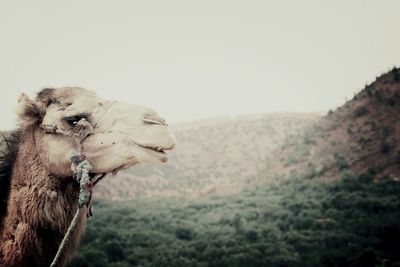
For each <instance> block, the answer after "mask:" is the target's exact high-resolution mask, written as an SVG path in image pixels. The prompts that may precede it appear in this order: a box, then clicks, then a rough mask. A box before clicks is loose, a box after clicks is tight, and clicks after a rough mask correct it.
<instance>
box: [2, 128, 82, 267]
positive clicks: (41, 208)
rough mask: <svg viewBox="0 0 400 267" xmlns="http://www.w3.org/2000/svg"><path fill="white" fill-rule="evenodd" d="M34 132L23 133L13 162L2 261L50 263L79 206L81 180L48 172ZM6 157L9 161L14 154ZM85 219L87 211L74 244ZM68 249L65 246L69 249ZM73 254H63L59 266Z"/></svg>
mask: <svg viewBox="0 0 400 267" xmlns="http://www.w3.org/2000/svg"><path fill="white" fill-rule="evenodd" d="M32 133H33V129H32V128H29V129H25V130H24V131H23V132H22V133H21V134H22V136H21V140H23V141H22V143H20V145H19V150H18V153H17V156H16V160H15V162H14V167H13V172H12V175H11V183H10V187H11V188H10V189H11V190H10V193H9V196H8V203H7V214H6V216H5V218H4V219H3V226H4V227H2V229H1V233H0V266H9V267H22V266H32V267H33V266H49V265H50V263H51V260H52V258H53V257H54V255H55V253H56V251H57V248H58V245H59V243H60V242H61V239H62V237H63V235H64V233H65V232H66V229H67V228H68V225H69V223H70V221H71V219H72V217H73V215H74V213H75V211H76V208H77V197H78V191H79V187H78V185H77V183H75V182H74V181H73V179H72V178H71V179H60V178H58V177H54V176H52V175H51V174H49V173H48V171H47V170H46V168H45V167H44V166H43V164H42V162H41V160H40V158H39V156H38V153H37V151H36V148H35V143H34V142H35V140H34V138H33V134H32ZM11 151H12V150H11ZM9 155H10V154H9ZM10 156H12V155H10ZM8 160H9V162H10V163H11V161H12V159H11V158H10V159H8ZM3 166H4V168H6V167H7V166H5V165H3ZM8 166H9V165H8ZM85 220H86V217H85V216H82V217H81V218H80V222H79V223H78V227H77V228H76V230H75V231H74V234H73V236H72V238H71V242H69V246H70V248H73V247H76V246H77V245H78V242H79V238H80V236H81V234H82V232H83V228H84V225H85ZM70 248H67V249H66V250H65V251H67V253H68V252H71V251H72V249H70ZM69 256H70V255H63V257H62V259H61V260H60V264H59V266H63V265H64V262H65V259H66V258H68V257H69Z"/></svg>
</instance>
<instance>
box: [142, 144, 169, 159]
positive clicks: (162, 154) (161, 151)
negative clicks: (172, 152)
mask: <svg viewBox="0 0 400 267" xmlns="http://www.w3.org/2000/svg"><path fill="white" fill-rule="evenodd" d="M138 146H139V147H140V148H142V149H143V150H145V151H146V152H148V153H150V154H152V155H155V156H157V157H158V158H159V159H160V161H161V162H166V161H167V160H168V157H167V153H165V150H167V149H164V148H158V147H152V146H142V145H139V144H138Z"/></svg>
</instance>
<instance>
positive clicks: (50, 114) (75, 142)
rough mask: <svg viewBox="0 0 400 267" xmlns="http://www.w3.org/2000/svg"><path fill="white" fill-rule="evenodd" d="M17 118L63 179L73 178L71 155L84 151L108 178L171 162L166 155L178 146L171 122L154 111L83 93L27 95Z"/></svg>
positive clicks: (69, 89) (63, 91) (96, 169)
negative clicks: (147, 164)
mask: <svg viewBox="0 0 400 267" xmlns="http://www.w3.org/2000/svg"><path fill="white" fill-rule="evenodd" d="M18 114H19V117H20V119H21V126H22V129H23V131H25V132H27V131H32V136H33V139H34V143H35V144H34V145H35V148H34V149H37V152H38V155H39V157H40V159H41V161H42V162H43V163H44V164H45V166H46V167H47V169H48V170H49V171H50V173H52V174H54V175H57V176H61V177H66V176H70V175H71V174H72V169H71V161H70V156H71V154H72V153H79V152H82V153H83V154H84V155H85V157H86V158H87V159H88V160H89V162H90V163H91V165H92V170H91V172H93V173H94V174H105V173H109V172H116V171H118V170H121V169H125V168H128V167H130V166H133V165H135V164H137V163H140V162H150V163H154V162H166V161H167V155H166V153H165V151H166V150H170V149H172V148H174V146H175V139H174V137H173V136H172V135H171V134H170V132H169V130H168V126H167V123H166V121H165V120H164V119H163V118H161V117H160V116H159V115H158V114H157V113H156V112H155V111H153V110H152V109H150V108H146V107H143V106H136V105H130V104H125V103H122V102H116V101H113V102H111V101H107V100H105V99H102V98H100V97H99V96H97V95H96V94H95V93H94V92H92V91H88V90H85V89H82V88H77V87H64V88H58V89H43V90H42V91H41V92H39V93H38V95H37V97H36V99H35V100H32V99H29V98H28V97H27V96H26V95H25V94H22V96H21V97H20V99H19V108H18Z"/></svg>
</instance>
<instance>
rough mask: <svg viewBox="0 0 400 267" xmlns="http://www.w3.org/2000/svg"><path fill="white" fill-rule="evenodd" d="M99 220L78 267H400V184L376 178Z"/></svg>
mask: <svg viewBox="0 0 400 267" xmlns="http://www.w3.org/2000/svg"><path fill="white" fill-rule="evenodd" d="M94 214H95V215H94V217H93V219H92V220H91V221H90V222H89V224H88V225H89V227H88V229H87V232H86V235H85V238H84V240H83V242H82V245H81V247H80V249H79V251H78V253H77V255H76V257H75V259H74V260H73V261H72V262H71V264H70V265H69V266H70V267H83V266H96V267H101V266H174V267H179V266H182V267H183V266H184V267H190V266H199V267H200V266H215V267H217V266H232V267H235V266H246V267H252V266H282V267H283V266H341V267H345V266H363V267H368V266H400V253H399V251H400V183H399V182H398V181H395V180H393V179H392V180H389V179H386V180H385V179H383V180H379V181H375V180H373V179H372V177H371V176H370V175H367V174H364V175H357V176H356V175H353V174H351V173H348V172H344V173H343V178H342V179H341V180H340V181H329V182H327V181H322V180H319V179H304V178H302V179H294V180H287V181H282V182H279V183H278V182H277V183H276V184H275V185H265V186H259V187H258V188H257V189H254V190H248V191H246V192H242V193H240V194H237V195H233V196H229V197H213V198H209V199H202V200H191V201H189V200H182V199H152V200H149V199H148V200H138V201H131V202H117V203H116V202H97V203H95V205H94Z"/></svg>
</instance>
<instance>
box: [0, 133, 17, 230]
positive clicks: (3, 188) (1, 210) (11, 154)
mask: <svg viewBox="0 0 400 267" xmlns="http://www.w3.org/2000/svg"><path fill="white" fill-rule="evenodd" d="M0 138H1V141H0V151H1V152H0V153H1V154H0V229H1V228H2V221H3V220H2V219H3V217H4V215H5V212H6V208H7V200H8V195H9V191H10V183H11V173H12V167H13V165H14V162H15V159H16V157H17V152H18V148H19V141H20V131H15V132H11V133H6V132H5V133H2V134H1V136H0Z"/></svg>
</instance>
